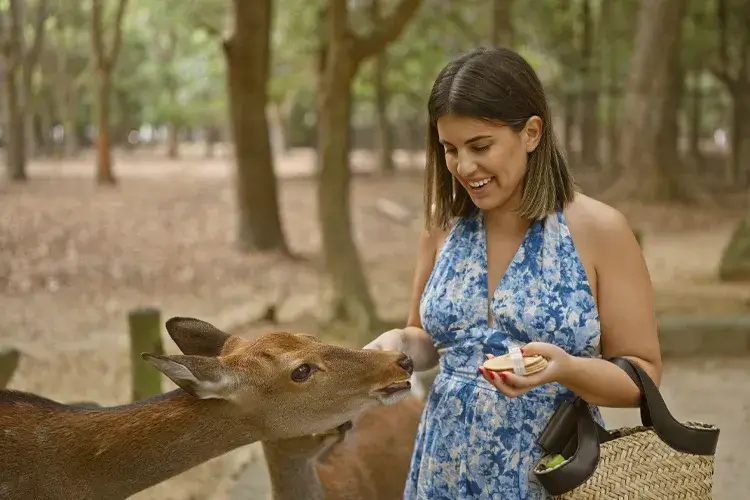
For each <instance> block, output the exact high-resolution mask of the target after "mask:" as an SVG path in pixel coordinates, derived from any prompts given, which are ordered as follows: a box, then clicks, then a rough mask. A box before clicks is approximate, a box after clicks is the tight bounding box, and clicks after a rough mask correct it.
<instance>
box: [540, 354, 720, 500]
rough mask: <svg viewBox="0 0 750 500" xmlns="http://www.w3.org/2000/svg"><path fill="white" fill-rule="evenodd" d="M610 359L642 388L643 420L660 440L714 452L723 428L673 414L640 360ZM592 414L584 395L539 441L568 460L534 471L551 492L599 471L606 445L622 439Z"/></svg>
mask: <svg viewBox="0 0 750 500" xmlns="http://www.w3.org/2000/svg"><path fill="white" fill-rule="evenodd" d="M609 361H611V362H612V363H614V364H615V365H617V366H618V367H620V368H621V369H622V370H624V371H625V372H626V373H627V374H628V376H630V378H631V379H632V380H633V382H635V384H636V385H637V386H638V389H639V390H640V392H641V400H640V413H641V423H642V424H643V425H644V426H646V427H651V428H653V429H654V431H655V432H656V434H657V435H658V436H659V438H660V439H661V440H662V441H664V442H665V443H666V444H667V445H668V446H670V447H672V448H673V449H675V450H677V451H681V452H684V453H690V454H693V455H713V454H714V453H715V452H716V444H717V443H718V440H719V429H716V428H712V429H707V428H693V427H687V426H685V425H683V424H681V423H680V422H679V421H677V420H676V419H675V418H674V417H673V416H672V414H671V413H670V412H669V409H668V408H667V405H666V403H665V402H664V399H663V398H662V396H661V393H660V392H659V389H658V387H657V386H656V384H655V383H654V381H653V380H652V379H651V377H649V376H648V374H647V373H646V372H645V371H644V370H643V369H642V368H640V367H639V366H638V365H637V364H635V363H633V362H632V361H630V360H628V359H625V358H612V359H610V360H609ZM618 437H619V436H618V434H617V433H616V432H609V431H607V430H606V429H604V428H603V427H602V426H600V425H599V424H597V423H596V422H595V421H594V419H593V417H592V416H591V410H590V408H589V405H588V404H587V403H586V402H585V401H584V400H583V399H581V398H580V397H577V398H576V399H575V400H574V401H572V402H570V403H567V404H565V403H563V404H562V405H560V407H558V409H557V410H556V411H555V413H554V414H553V415H552V418H551V419H550V421H549V422H548V423H547V426H546V427H545V428H544V431H542V434H541V435H540V436H539V439H538V440H537V443H538V444H539V445H540V446H541V447H542V448H543V449H544V450H545V451H546V452H547V453H549V454H562V455H563V456H564V457H566V458H568V460H567V461H566V462H565V463H563V464H561V465H559V466H558V467H555V468H553V469H549V470H545V471H539V472H536V471H534V475H535V476H536V477H537V479H539V481H540V482H541V483H542V486H544V488H545V489H546V490H547V492H548V493H550V494H551V495H561V494H563V493H565V492H567V491H570V490H572V489H574V488H575V487H577V486H580V485H581V484H583V483H584V482H586V480H588V478H589V477H591V475H593V474H594V472H595V470H596V467H597V465H598V463H599V447H600V445H601V444H602V443H605V442H607V441H610V440H612V439H617V438H618Z"/></svg>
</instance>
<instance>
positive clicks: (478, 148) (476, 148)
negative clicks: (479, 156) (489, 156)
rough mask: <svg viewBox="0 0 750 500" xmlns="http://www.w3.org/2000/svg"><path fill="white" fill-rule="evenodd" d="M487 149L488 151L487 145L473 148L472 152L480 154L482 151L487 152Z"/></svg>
mask: <svg viewBox="0 0 750 500" xmlns="http://www.w3.org/2000/svg"><path fill="white" fill-rule="evenodd" d="M488 149H490V146H489V144H488V145H487V146H477V147H475V148H474V151H476V152H477V153H481V152H483V151H487V150H488Z"/></svg>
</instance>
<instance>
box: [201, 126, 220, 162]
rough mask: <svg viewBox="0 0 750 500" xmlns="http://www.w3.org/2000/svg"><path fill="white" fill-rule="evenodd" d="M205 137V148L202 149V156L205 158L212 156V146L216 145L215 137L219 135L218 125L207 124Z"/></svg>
mask: <svg viewBox="0 0 750 500" xmlns="http://www.w3.org/2000/svg"><path fill="white" fill-rule="evenodd" d="M205 132H206V139H205V146H206V147H205V149H204V151H203V156H204V157H205V158H213V157H214V147H215V146H216V141H217V137H218V135H219V130H218V127H216V126H214V125H209V126H207V127H206V130H205Z"/></svg>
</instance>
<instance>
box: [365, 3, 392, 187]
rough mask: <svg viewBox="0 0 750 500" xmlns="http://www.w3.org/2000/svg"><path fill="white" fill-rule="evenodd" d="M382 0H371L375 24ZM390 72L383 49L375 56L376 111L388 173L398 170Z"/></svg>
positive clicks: (380, 155)
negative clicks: (390, 109) (391, 118)
mask: <svg viewBox="0 0 750 500" xmlns="http://www.w3.org/2000/svg"><path fill="white" fill-rule="evenodd" d="M381 1H382V0H371V2H370V19H371V21H372V22H373V24H375V25H377V23H379V22H380V20H381V16H380V2H381ZM387 74H388V53H387V52H386V51H385V50H383V51H382V52H381V53H380V54H378V55H377V56H375V68H374V74H373V76H374V82H373V83H374V85H375V113H376V115H377V120H376V121H377V132H376V134H377V136H376V137H377V139H376V148H377V158H378V163H377V164H378V166H379V167H380V171H381V172H382V173H384V174H386V175H392V174H394V173H395V172H396V164H395V163H394V162H393V138H392V136H391V127H390V123H389V121H388V100H389V99H388V97H389V96H388V88H387V86H386V78H387Z"/></svg>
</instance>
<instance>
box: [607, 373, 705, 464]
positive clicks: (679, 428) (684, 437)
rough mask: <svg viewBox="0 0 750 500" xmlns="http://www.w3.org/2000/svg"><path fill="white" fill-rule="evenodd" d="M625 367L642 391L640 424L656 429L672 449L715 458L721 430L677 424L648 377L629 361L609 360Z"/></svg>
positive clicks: (657, 389)
mask: <svg viewBox="0 0 750 500" xmlns="http://www.w3.org/2000/svg"><path fill="white" fill-rule="evenodd" d="M610 361H611V362H612V363H614V364H616V365H617V366H619V367H620V368H622V369H623V370H624V371H625V373H627V374H628V375H629V376H630V378H631V379H632V380H633V382H635V384H636V385H637V386H638V389H640V391H641V405H640V407H641V423H643V425H644V426H646V427H653V429H654V431H655V432H656V434H657V435H658V436H659V438H660V439H661V440H662V441H664V442H665V443H667V444H668V445H669V446H670V447H672V448H674V449H675V450H677V451H681V452H683V453H690V454H692V455H713V454H714V453H716V444H717V443H718V441H719V429H716V428H713V429H708V428H696V427H688V426H686V425H683V424H681V423H680V422H679V421H677V419H676V418H674V416H672V414H671V413H670V411H669V409H668V408H667V404H666V403H665V402H664V398H662V396H661V393H660V392H659V388H658V387H656V384H655V383H654V381H653V380H651V377H649V376H648V374H647V373H646V372H645V371H644V370H643V368H641V367H640V366H638V365H637V364H635V363H633V362H632V361H630V360H629V359H625V358H613V359H611V360H610Z"/></svg>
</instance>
